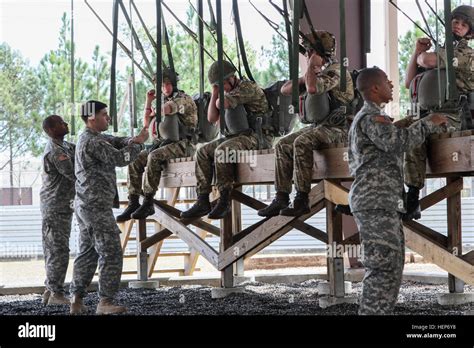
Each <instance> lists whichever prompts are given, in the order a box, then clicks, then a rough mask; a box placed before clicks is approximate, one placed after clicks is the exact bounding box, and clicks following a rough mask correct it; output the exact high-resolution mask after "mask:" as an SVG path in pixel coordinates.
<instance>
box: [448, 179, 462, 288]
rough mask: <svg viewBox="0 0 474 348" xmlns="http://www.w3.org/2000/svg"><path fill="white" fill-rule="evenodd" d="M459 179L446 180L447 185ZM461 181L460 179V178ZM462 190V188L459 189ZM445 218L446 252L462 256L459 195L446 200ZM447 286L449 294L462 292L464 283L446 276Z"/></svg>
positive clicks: (451, 276) (450, 275)
mask: <svg viewBox="0 0 474 348" xmlns="http://www.w3.org/2000/svg"><path fill="white" fill-rule="evenodd" d="M456 180H459V178H450V177H448V178H447V179H446V183H447V184H448V185H449V184H450V183H452V182H455V181H456ZM461 180H462V178H461ZM461 189H462V187H461ZM447 216H448V251H450V252H451V253H453V254H454V255H456V256H459V257H461V256H462V229H461V193H460V192H457V193H456V194H454V195H452V196H450V197H448V199H447ZM448 286H449V292H450V293H462V292H464V282H463V281H462V280H461V279H459V278H456V277H455V276H454V275H452V274H449V275H448Z"/></svg>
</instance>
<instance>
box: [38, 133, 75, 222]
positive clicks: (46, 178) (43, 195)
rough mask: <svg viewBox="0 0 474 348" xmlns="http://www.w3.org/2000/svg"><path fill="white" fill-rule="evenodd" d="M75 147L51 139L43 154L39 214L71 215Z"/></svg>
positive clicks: (73, 192) (65, 142) (73, 191)
mask: <svg viewBox="0 0 474 348" xmlns="http://www.w3.org/2000/svg"><path fill="white" fill-rule="evenodd" d="M75 149H76V145H74V144H73V143H69V142H67V141H63V142H59V141H57V140H54V139H51V140H50V141H49V142H48V144H47V145H46V148H45V150H44V154H43V173H42V179H43V184H42V186H41V191H40V204H41V212H42V213H43V215H44V214H48V213H54V212H57V213H72V211H73V209H72V203H73V200H74V194H75V189H74V181H75V180H76V178H75V176H74V151H75Z"/></svg>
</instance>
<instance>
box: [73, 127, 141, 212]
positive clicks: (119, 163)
mask: <svg viewBox="0 0 474 348" xmlns="http://www.w3.org/2000/svg"><path fill="white" fill-rule="evenodd" d="M129 139H130V138H121V137H114V136H112V135H105V134H100V133H96V132H94V131H92V130H91V129H89V128H86V130H85V131H84V133H82V134H81V136H80V137H79V141H78V142H77V150H76V163H75V171H76V178H77V180H76V201H75V204H76V206H78V205H79V206H82V207H83V208H86V209H90V210H94V209H98V210H103V209H111V208H112V206H113V202H114V198H115V196H116V193H117V183H116V182H117V179H116V174H115V167H123V166H126V165H128V164H129V163H131V162H133V161H134V160H135V159H136V158H137V157H138V154H139V153H140V151H141V150H142V148H143V146H142V145H139V144H133V143H132V144H130V145H128V141H129Z"/></svg>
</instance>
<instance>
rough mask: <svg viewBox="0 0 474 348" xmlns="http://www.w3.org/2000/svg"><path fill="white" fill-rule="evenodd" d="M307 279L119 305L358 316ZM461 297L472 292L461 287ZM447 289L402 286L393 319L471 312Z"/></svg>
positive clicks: (136, 298) (33, 301) (31, 304)
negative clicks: (328, 302)
mask: <svg viewBox="0 0 474 348" xmlns="http://www.w3.org/2000/svg"><path fill="white" fill-rule="evenodd" d="M319 282H320V281H319V280H308V281H305V282H302V283H299V284H264V283H258V282H248V283H244V284H245V288H246V293H244V294H233V295H231V296H229V297H227V298H223V299H217V300H213V299H211V287H208V286H199V285H195V286H181V287H162V288H159V289H157V290H148V289H122V290H120V292H119V294H118V298H117V299H118V303H120V304H124V305H127V307H128V314H131V315H351V314H357V308H358V306H357V305H355V304H342V305H338V306H333V307H329V308H326V309H322V308H320V307H319V306H318V292H317V284H318V283H319ZM361 286H362V284H361V283H353V294H352V296H357V295H358V294H359V293H360V291H361ZM465 291H466V292H474V287H473V286H466V287H465ZM447 292H448V287H447V285H426V284H421V283H416V282H409V281H405V282H403V284H402V288H401V291H400V295H399V301H398V304H397V306H396V308H395V314H406V315H423V314H426V315H460V314H465V313H466V312H469V311H473V310H474V304H467V305H462V306H450V307H444V306H440V305H439V304H438V303H437V302H436V294H440V293H447ZM84 302H85V304H86V305H87V306H89V307H90V311H89V313H88V314H93V313H94V310H95V306H96V305H97V302H98V299H97V295H96V293H90V294H89V295H88V296H87V297H86V298H85V299H84ZM68 310H69V308H68V307H67V306H59V305H53V306H47V307H45V306H43V305H42V304H41V296H40V295H37V294H34V295H18V296H16V295H8V296H0V315H64V314H68V313H69V312H68Z"/></svg>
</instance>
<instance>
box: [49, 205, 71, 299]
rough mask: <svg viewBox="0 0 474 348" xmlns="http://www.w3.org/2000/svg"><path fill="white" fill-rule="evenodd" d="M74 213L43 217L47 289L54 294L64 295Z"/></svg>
mask: <svg viewBox="0 0 474 348" xmlns="http://www.w3.org/2000/svg"><path fill="white" fill-rule="evenodd" d="M71 222H72V213H57V212H55V213H54V214H47V213H46V214H44V215H43V223H42V225H43V228H42V230H43V233H42V234H43V236H42V237H43V253H44V262H45V266H46V280H45V282H44V285H45V286H46V289H48V290H49V291H51V292H53V293H58V294H59V293H64V280H65V279H66V272H67V267H68V264H69V237H70V236H71Z"/></svg>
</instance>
